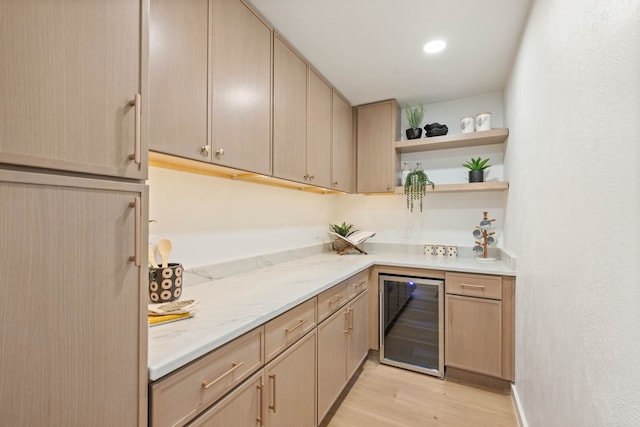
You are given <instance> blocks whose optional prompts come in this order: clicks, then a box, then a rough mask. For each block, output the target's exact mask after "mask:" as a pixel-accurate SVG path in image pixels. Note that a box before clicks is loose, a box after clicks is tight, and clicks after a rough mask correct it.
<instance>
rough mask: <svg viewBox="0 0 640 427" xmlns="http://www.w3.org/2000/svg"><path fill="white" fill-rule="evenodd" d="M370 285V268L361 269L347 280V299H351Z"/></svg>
mask: <svg viewBox="0 0 640 427" xmlns="http://www.w3.org/2000/svg"><path fill="white" fill-rule="evenodd" d="M368 285H369V270H364V271H361V272H360V273H358V274H356V275H355V276H352V277H350V278H349V280H347V299H351V298H353V297H354V296H356V295H358V294H359V293H360V292H362V291H364V290H365V289H367V286H368Z"/></svg>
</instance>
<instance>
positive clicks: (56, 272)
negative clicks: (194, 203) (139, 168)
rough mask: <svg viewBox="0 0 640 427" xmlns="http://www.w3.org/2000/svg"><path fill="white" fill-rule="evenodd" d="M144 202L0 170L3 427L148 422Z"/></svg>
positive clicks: (113, 191) (123, 189) (109, 187)
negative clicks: (132, 258)
mask: <svg viewBox="0 0 640 427" xmlns="http://www.w3.org/2000/svg"><path fill="white" fill-rule="evenodd" d="M137 198H139V201H138V206H139V209H138V208H136V207H135V206H131V204H132V203H133V204H135V203H136V199H137ZM146 199H147V195H146V188H145V187H144V186H142V185H137V184H121V183H113V182H108V181H105V182H100V181H95V180H85V179H78V178H69V177H60V176H57V177H56V176H50V175H41V174H25V173H18V172H9V171H0V200H3V203H1V204H0V217H1V218H2V221H0V233H1V234H2V236H3V238H2V243H0V245H1V246H2V251H1V253H2V257H0V271H1V272H2V273H1V278H0V294H1V295H3V297H2V298H0V319H2V322H0V343H2V345H0V361H1V362H0V414H2V421H0V423H1V424H2V425H7V426H136V425H146V416H147V415H146V414H147V404H146V397H145V396H146V386H147V366H146V364H147V363H146V361H147V353H146V346H147V324H146V314H145V312H146V301H147V300H146V292H147V291H146V287H143V286H142V280H143V279H142V278H143V277H144V276H146V274H147V269H146V267H145V266H144V263H142V262H141V266H140V267H138V266H136V265H135V264H134V262H132V261H130V260H129V257H130V256H134V255H135V253H136V247H138V251H139V252H138V259H139V260H140V261H142V259H146V250H144V249H143V248H142V246H141V245H139V243H138V244H137V245H136V240H138V239H139V240H138V241H146V239H147V234H146V231H144V230H143V229H146V224H145V226H144V227H143V225H142V223H143V221H142V218H144V217H146V212H145V211H144V206H146ZM138 214H139V215H140V216H138V217H137V215H138ZM136 228H137V229H138V232H139V233H141V234H140V235H138V236H136ZM143 257H144V258H143ZM145 279H146V278H145ZM143 295H144V296H145V298H144V300H143ZM143 310H144V311H143Z"/></svg>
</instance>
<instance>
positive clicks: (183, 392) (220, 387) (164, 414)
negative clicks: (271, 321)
mask: <svg viewBox="0 0 640 427" xmlns="http://www.w3.org/2000/svg"><path fill="white" fill-rule="evenodd" d="M263 346H264V331H263V328H262V327H259V328H257V329H254V330H253V331H251V332H249V333H247V334H245V335H243V336H241V337H240V338H237V339H235V340H233V341H232V342H230V343H229V344H226V345H225V346H224V347H221V348H219V349H217V350H214V351H213V352H211V353H209V354H207V355H206V356H204V357H203V358H201V359H199V360H198V361H196V362H194V363H193V364H191V365H189V366H187V367H185V368H183V369H181V370H179V371H178V372H176V373H175V374H172V375H170V376H169V377H167V378H166V379H162V380H159V381H157V382H155V383H154V384H152V385H151V391H150V399H151V408H150V414H149V415H150V419H151V425H153V426H174V425H177V426H182V425H184V424H185V423H187V422H188V421H189V420H190V419H192V418H193V417H195V416H196V415H198V414H199V413H200V412H201V411H202V410H204V409H205V408H207V407H208V406H209V405H211V404H212V403H213V402H215V401H216V400H218V399H219V398H221V397H222V396H223V395H224V394H226V393H227V392H228V391H229V390H231V389H232V388H233V387H235V386H236V385H238V384H239V383H240V382H242V381H243V380H244V379H245V378H247V377H248V376H249V375H251V374H252V373H253V372H255V371H256V369H258V368H260V367H261V366H263V365H264V359H263V357H262V355H263V349H264V347H263Z"/></svg>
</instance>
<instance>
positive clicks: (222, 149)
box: [216, 148, 224, 159]
mask: <svg viewBox="0 0 640 427" xmlns="http://www.w3.org/2000/svg"><path fill="white" fill-rule="evenodd" d="M222 156H224V148H219V149H217V150H216V158H218V159H219V158H220V157H222Z"/></svg>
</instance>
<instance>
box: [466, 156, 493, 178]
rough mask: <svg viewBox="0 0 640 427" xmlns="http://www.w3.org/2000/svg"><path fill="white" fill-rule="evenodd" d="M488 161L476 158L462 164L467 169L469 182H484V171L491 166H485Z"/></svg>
mask: <svg viewBox="0 0 640 427" xmlns="http://www.w3.org/2000/svg"><path fill="white" fill-rule="evenodd" d="M488 162H489V159H488V158H486V159H484V160H483V159H482V158H480V156H478V158H477V159H474V158H473V157H472V158H471V160H470V161H468V162H467V163H464V164H463V165H462V166H464V167H465V168H468V169H469V182H483V181H484V170H485V169H488V168H490V167H491V165H489V164H487V163H488Z"/></svg>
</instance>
